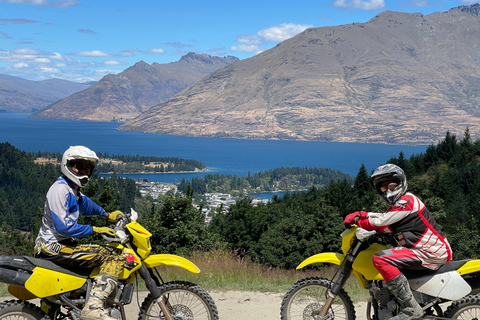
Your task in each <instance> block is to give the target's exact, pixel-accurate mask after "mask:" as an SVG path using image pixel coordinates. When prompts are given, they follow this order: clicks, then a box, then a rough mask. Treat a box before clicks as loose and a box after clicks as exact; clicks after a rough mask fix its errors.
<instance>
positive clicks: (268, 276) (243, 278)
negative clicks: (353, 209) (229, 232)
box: [0, 250, 368, 301]
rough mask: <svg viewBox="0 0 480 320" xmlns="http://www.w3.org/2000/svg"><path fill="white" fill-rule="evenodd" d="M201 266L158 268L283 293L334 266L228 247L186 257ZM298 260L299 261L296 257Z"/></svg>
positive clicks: (167, 275)
mask: <svg viewBox="0 0 480 320" xmlns="http://www.w3.org/2000/svg"><path fill="white" fill-rule="evenodd" d="M188 259H189V260H190V261H192V262H193V263H195V264H196V265H197V266H198V267H199V268H200V270H201V272H200V273H198V274H195V273H191V272H189V271H186V270H184V269H182V268H178V267H170V266H160V267H158V271H159V272H160V275H161V276H162V278H163V280H164V281H165V282H168V281H173V280H185V281H190V282H194V283H196V284H199V285H201V286H202V287H203V288H205V289H206V290H207V291H212V290H215V291H217V290H240V291H259V292H276V293H283V292H286V291H287V290H288V288H289V287H290V286H292V285H293V284H294V283H295V282H297V281H298V280H301V279H303V278H307V277H324V278H328V279H331V278H332V276H333V274H334V272H335V268H333V267H325V268H323V269H322V270H320V271H314V270H306V271H302V270H282V269H272V268H268V267H265V266H262V265H259V264H255V263H252V262H251V261H249V260H247V259H241V258H240V257H238V255H236V254H234V253H231V252H227V251H221V250H217V251H212V252H206V253H195V254H193V255H192V256H190V257H188ZM299 263H300V261H299ZM139 284H140V290H145V286H144V285H143V281H142V280H139ZM345 290H346V291H347V292H348V293H349V295H350V297H351V298H352V300H354V301H366V300H367V299H368V292H367V290H364V289H363V288H361V287H360V285H359V284H358V282H357V280H356V279H355V278H354V277H353V276H352V277H350V279H349V280H348V281H347V284H346V288H345ZM5 295H8V292H7V290H6V286H5V285H3V284H2V285H0V296H5Z"/></svg>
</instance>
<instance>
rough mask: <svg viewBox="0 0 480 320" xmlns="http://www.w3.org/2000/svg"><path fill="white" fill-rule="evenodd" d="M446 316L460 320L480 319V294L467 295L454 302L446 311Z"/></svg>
mask: <svg viewBox="0 0 480 320" xmlns="http://www.w3.org/2000/svg"><path fill="white" fill-rule="evenodd" d="M445 317H446V318H451V319H459V320H466V319H468V320H479V319H480V296H478V295H475V296H466V297H464V298H462V299H460V300H457V301H455V302H453V303H452V304H451V305H450V306H449V307H448V308H447V311H445Z"/></svg>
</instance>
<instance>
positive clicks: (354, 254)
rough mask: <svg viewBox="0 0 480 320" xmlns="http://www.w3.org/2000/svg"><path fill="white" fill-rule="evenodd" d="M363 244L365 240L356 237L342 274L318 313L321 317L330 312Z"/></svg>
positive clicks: (344, 263)
mask: <svg viewBox="0 0 480 320" xmlns="http://www.w3.org/2000/svg"><path fill="white" fill-rule="evenodd" d="M362 244H363V242H361V241H359V240H357V239H356V240H355V243H354V245H353V246H352V248H351V249H350V251H349V252H348V253H347V255H346V256H345V259H344V261H343V262H342V263H341V264H340V274H339V276H338V278H337V280H335V282H333V283H332V286H331V288H330V290H329V291H328V297H327V300H326V301H325V304H324V305H323V307H322V308H321V309H320V312H319V314H318V315H319V319H325V317H326V315H327V314H328V310H329V309H330V307H331V306H332V304H333V301H334V300H335V298H336V297H337V296H338V294H339V293H340V290H342V288H343V286H344V285H345V282H347V279H348V277H349V276H350V275H351V274H352V266H353V262H354V261H355V258H356V257H357V255H358V253H359V252H360V251H361V248H362Z"/></svg>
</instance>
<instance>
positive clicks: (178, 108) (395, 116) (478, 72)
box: [82, 4, 480, 144]
mask: <svg viewBox="0 0 480 320" xmlns="http://www.w3.org/2000/svg"><path fill="white" fill-rule="evenodd" d="M479 13H480V5H479V4H474V5H471V6H460V7H456V8H453V9H451V10H448V11H447V12H437V13H432V14H429V15H423V14H420V13H403V12H392V11H386V12H383V13H381V14H379V15H377V16H375V17H373V18H372V19H371V20H369V21H368V22H366V23H353V24H348V25H341V26H335V27H322V28H311V29H307V30H306V31H304V32H302V33H301V34H299V35H297V36H295V37H293V38H291V39H288V40H286V41H283V42H281V43H279V44H278V45H277V46H275V47H274V48H272V49H270V50H267V51H264V52H263V53H261V54H258V55H256V56H254V57H252V58H249V59H245V60H241V61H236V62H234V63H232V64H229V65H228V66H226V67H223V68H221V69H219V70H217V71H215V72H213V73H211V74H210V75H208V76H207V77H205V78H203V79H202V80H200V81H199V82H197V83H196V84H194V85H193V86H191V87H189V88H188V89H186V90H184V91H182V92H180V93H178V94H177V95H175V96H174V97H173V98H171V99H169V100H168V101H165V102H162V103H160V104H158V105H156V106H154V107H152V108H150V109H149V110H147V111H145V112H143V113H142V114H141V115H140V116H138V117H137V118H135V119H134V120H131V121H129V122H127V123H126V124H124V125H122V126H121V127H120V129H121V130H131V131H141V132H150V133H159V134H175V135H191V136H210V137H232V138H254V139H292V140H323V141H342V142H371V143H374V142H379V143H401V144H405V143H419V144H420V143H432V142H438V141H439V140H440V139H441V138H442V137H443V136H444V135H445V132H446V131H447V130H449V131H450V132H452V133H455V134H458V135H463V132H464V131H465V129H466V128H467V127H469V128H470V132H471V134H472V137H476V138H478V137H479V133H480V118H479V116H480V110H479V106H480V16H479ZM97 85H99V84H97ZM93 88H94V86H93V87H92V88H91V89H90V90H94V89H93ZM96 97H99V95H96ZM132 108H133V106H132ZM140 110H141V108H138V111H139V112H140ZM82 116H83V118H85V117H88V115H87V114H86V113H83V115H82Z"/></svg>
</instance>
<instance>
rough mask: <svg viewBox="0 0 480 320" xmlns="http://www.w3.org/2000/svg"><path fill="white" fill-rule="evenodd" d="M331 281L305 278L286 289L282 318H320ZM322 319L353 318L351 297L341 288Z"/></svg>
mask: <svg viewBox="0 0 480 320" xmlns="http://www.w3.org/2000/svg"><path fill="white" fill-rule="evenodd" d="M331 284H332V282H331V281H330V280H327V279H323V278H307V279H303V280H300V281H298V282H297V283H295V284H294V285H293V286H292V287H290V289H288V291H287V293H286V294H285V297H284V298H283V301H282V306H281V308H280V315H281V319H282V320H316V319H320V315H319V313H320V310H321V309H322V307H323V305H324V304H325V302H326V300H327V295H328V292H329V291H330V286H331ZM324 319H329V320H332V319H335V320H354V319H355V307H354V305H353V302H352V299H350V297H349V296H348V294H347V293H346V292H345V291H344V290H343V289H341V290H340V293H339V294H338V296H337V297H336V298H335V300H334V301H333V304H332V306H331V307H330V309H328V313H327V315H326V316H325V318H324Z"/></svg>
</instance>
